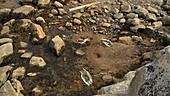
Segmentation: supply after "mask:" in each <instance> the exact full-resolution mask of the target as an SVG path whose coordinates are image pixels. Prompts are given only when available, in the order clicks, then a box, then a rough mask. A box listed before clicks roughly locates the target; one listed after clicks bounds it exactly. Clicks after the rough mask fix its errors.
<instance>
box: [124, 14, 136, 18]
mask: <svg viewBox="0 0 170 96" xmlns="http://www.w3.org/2000/svg"><path fill="white" fill-rule="evenodd" d="M126 18H128V19H133V18H138V14H135V13H129V14H127V15H126Z"/></svg>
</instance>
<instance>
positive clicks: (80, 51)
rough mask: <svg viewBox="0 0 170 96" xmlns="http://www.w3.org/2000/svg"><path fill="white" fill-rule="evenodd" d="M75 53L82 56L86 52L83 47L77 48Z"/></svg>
mask: <svg viewBox="0 0 170 96" xmlns="http://www.w3.org/2000/svg"><path fill="white" fill-rule="evenodd" d="M75 53H76V54H77V55H80V56H82V55H84V54H85V52H84V51H83V50H82V49H77V50H76V52H75Z"/></svg>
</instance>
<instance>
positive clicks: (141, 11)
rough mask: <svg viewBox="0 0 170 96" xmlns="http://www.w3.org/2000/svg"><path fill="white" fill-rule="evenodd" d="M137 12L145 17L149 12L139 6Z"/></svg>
mask: <svg viewBox="0 0 170 96" xmlns="http://www.w3.org/2000/svg"><path fill="white" fill-rule="evenodd" d="M135 12H136V13H137V14H138V15H139V17H142V18H145V17H146V15H147V14H148V13H149V12H148V10H147V9H145V8H142V7H138V8H137V9H136V10H135Z"/></svg>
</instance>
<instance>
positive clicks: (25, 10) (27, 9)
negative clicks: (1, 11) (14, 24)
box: [12, 5, 35, 18]
mask: <svg viewBox="0 0 170 96" xmlns="http://www.w3.org/2000/svg"><path fill="white" fill-rule="evenodd" d="M34 10H35V9H34V7H32V6H30V5H24V6H21V7H19V8H16V9H14V10H13V11H12V14H13V15H15V14H16V15H17V16H19V17H20V18H23V17H25V16H28V15H29V14H30V13H31V12H33V11H34Z"/></svg>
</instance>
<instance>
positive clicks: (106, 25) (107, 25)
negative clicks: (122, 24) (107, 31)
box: [102, 23, 111, 28]
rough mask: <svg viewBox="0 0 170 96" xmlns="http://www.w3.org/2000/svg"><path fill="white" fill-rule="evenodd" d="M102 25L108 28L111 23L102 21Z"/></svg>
mask: <svg viewBox="0 0 170 96" xmlns="http://www.w3.org/2000/svg"><path fill="white" fill-rule="evenodd" d="M102 26H103V27H107V28H108V27H110V26H111V24H110V23H102Z"/></svg>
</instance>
